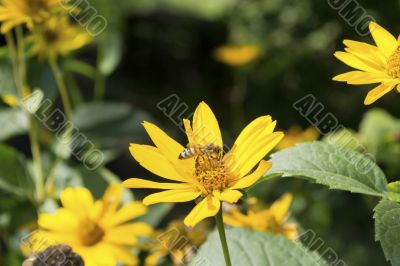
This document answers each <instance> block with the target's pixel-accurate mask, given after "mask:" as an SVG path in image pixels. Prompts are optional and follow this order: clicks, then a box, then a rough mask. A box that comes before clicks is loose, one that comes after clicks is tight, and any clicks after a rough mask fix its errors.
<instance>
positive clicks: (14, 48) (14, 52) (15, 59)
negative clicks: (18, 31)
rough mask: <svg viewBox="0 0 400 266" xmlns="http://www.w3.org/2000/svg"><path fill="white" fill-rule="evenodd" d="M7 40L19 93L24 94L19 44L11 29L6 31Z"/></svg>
mask: <svg viewBox="0 0 400 266" xmlns="http://www.w3.org/2000/svg"><path fill="white" fill-rule="evenodd" d="M6 42H7V46H8V49H9V50H10V55H11V56H10V58H11V65H12V67H13V72H14V80H15V83H16V86H17V89H18V93H19V94H20V95H22V94H23V92H22V91H20V89H21V88H22V86H21V84H20V82H21V81H20V79H19V70H18V55H17V46H16V44H15V41H14V37H13V36H12V33H11V31H9V32H7V33H6Z"/></svg>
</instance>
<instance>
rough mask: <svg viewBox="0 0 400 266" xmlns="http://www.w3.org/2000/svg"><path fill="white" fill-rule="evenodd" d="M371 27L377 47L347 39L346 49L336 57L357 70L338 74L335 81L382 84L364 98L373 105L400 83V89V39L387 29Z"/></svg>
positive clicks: (376, 26)
mask: <svg viewBox="0 0 400 266" xmlns="http://www.w3.org/2000/svg"><path fill="white" fill-rule="evenodd" d="M369 30H370V32H371V35H372V37H373V38H374V40H375V43H376V46H374V45H370V44H367V43H362V42H357V41H351V40H344V41H343V43H344V44H345V45H346V46H347V47H346V48H345V51H346V52H336V53H335V56H336V57H337V58H338V59H339V60H340V61H342V62H344V63H345V64H347V65H349V66H351V67H354V68H356V69H357V71H350V72H346V73H344V74H341V75H338V76H335V77H334V78H333V80H336V81H344V82H347V84H355V85H359V84H372V83H380V84H379V85H378V86H377V87H375V88H374V89H373V90H371V91H370V92H369V93H368V95H367V97H366V98H365V100H364V104H365V105H369V104H372V103H373V102H375V101H376V100H378V99H379V98H381V97H382V96H383V95H385V94H386V93H388V92H390V91H391V90H392V89H393V88H394V87H396V86H397V91H398V92H400V87H399V84H400V46H399V44H400V43H399V42H400V39H398V40H396V38H395V37H394V36H393V35H392V34H390V33H389V32H388V31H386V30H385V29H384V28H382V27H381V26H379V25H378V24H376V23H374V22H370V24H369Z"/></svg>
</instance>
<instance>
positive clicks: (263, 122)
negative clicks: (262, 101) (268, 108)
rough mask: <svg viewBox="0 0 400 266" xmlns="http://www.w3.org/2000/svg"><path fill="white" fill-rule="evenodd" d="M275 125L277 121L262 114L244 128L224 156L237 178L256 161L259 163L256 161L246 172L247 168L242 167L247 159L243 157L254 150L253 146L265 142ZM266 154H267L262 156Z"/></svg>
mask: <svg viewBox="0 0 400 266" xmlns="http://www.w3.org/2000/svg"><path fill="white" fill-rule="evenodd" d="M275 125H276V121H272V119H271V117H270V116H262V117H259V118H257V119H255V120H253V121H252V122H251V123H250V124H249V125H248V126H246V127H245V128H244V129H243V131H242V132H241V133H240V134H239V136H238V138H237V139H236V141H235V143H234V145H233V148H232V149H231V151H229V153H228V154H227V155H226V156H225V158H224V161H225V164H226V165H227V167H228V168H229V169H230V172H231V174H232V175H233V176H235V177H236V178H239V177H242V176H244V175H245V174H247V173H248V171H249V170H250V169H251V168H252V167H253V166H254V165H255V164H256V163H258V161H257V162H255V163H254V164H253V166H251V167H250V169H248V170H247V172H244V171H245V170H246V169H242V167H243V165H244V164H245V163H246V161H244V160H243V159H244V158H241V157H242V156H243V155H245V154H246V153H247V152H248V151H249V150H251V151H252V152H253V151H254V150H253V148H254V147H255V146H256V145H257V146H258V145H259V144H260V143H262V142H264V140H265V139H266V138H267V137H268V136H270V135H271V133H272V132H273V131H274V128H275ZM265 155H266V154H264V155H263V156H262V157H264V156H265ZM262 157H261V158H260V160H261V159H262Z"/></svg>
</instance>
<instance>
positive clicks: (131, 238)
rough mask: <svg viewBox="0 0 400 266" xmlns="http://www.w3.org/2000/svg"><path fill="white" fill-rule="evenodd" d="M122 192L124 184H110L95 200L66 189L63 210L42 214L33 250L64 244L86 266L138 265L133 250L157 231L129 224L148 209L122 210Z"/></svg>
mask: <svg viewBox="0 0 400 266" xmlns="http://www.w3.org/2000/svg"><path fill="white" fill-rule="evenodd" d="M122 191H123V188H122V186H121V185H118V184H113V185H110V186H109V188H108V189H107V190H106V192H105V193H104V195H103V198H102V199H99V200H96V201H95V200H94V199H93V196H92V194H91V193H90V191H89V190H87V189H86V188H67V189H65V190H64V191H63V192H62V193H61V196H60V198H61V203H62V207H61V208H59V209H57V211H56V212H55V213H41V214H40V215H39V218H38V225H39V227H40V229H39V230H38V231H37V232H36V233H33V234H32V236H31V237H30V239H29V240H28V241H27V244H29V249H30V251H34V252H35V253H37V252H40V251H42V250H45V249H46V248H47V247H49V246H52V245H56V244H64V245H67V246H69V247H70V248H72V250H73V251H74V252H76V253H77V254H78V255H80V256H81V257H82V259H83V260H84V262H85V265H86V266H98V265H109V266H115V265H117V262H121V263H123V264H126V265H137V264H138V258H137V257H136V255H134V253H132V251H131V249H132V248H133V247H135V246H137V245H138V238H139V237H148V236H150V235H151V234H152V233H153V228H152V227H151V226H150V225H148V224H146V223H143V222H129V221H130V220H132V219H135V218H137V217H140V216H142V215H144V214H145V213H146V212H147V208H146V207H145V206H144V205H143V204H142V203H141V202H137V201H134V202H129V203H127V204H125V205H123V206H121V207H120V205H121V196H122ZM23 249H24V247H23ZM25 250H26V248H25Z"/></svg>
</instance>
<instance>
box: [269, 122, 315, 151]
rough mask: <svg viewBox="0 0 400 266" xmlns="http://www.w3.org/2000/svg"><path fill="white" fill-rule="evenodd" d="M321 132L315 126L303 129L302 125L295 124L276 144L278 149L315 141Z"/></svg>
mask: <svg viewBox="0 0 400 266" xmlns="http://www.w3.org/2000/svg"><path fill="white" fill-rule="evenodd" d="M318 137H319V132H318V131H317V130H316V129H315V128H314V127H308V128H307V129H306V130H304V131H302V130H301V127H299V126H293V127H291V128H289V130H287V131H286V132H285V137H284V138H283V140H282V141H281V142H279V144H278V145H277V146H276V149H277V150H283V149H286V148H289V147H292V146H294V145H296V144H298V143H302V142H307V141H313V140H316V139H318Z"/></svg>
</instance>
